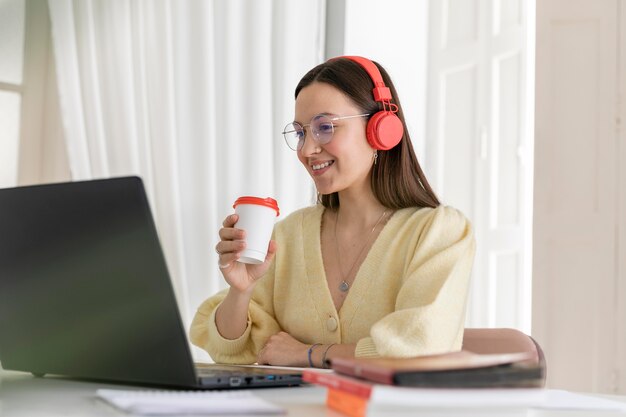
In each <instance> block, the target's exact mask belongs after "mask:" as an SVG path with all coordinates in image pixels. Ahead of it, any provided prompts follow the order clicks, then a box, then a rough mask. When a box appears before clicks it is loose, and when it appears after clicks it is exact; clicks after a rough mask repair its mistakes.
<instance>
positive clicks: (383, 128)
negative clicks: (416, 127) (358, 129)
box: [366, 111, 404, 151]
mask: <svg viewBox="0 0 626 417" xmlns="http://www.w3.org/2000/svg"><path fill="white" fill-rule="evenodd" d="M403 134H404V127H403V126H402V121H401V120H400V118H399V117H398V116H397V115H396V114H395V113H393V112H391V111H379V112H378V113H376V114H374V115H373V116H372V117H371V118H370V120H369V121H368V122H367V131H366V135H367V141H368V142H369V144H370V146H371V147H372V148H374V149H378V150H381V151H386V150H388V149H391V148H393V147H394V146H396V145H397V144H398V143H400V140H402V135H403Z"/></svg>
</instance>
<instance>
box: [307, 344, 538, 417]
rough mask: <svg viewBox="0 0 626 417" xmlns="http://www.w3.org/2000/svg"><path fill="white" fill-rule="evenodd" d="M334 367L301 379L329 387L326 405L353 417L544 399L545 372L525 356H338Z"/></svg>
mask: <svg viewBox="0 0 626 417" xmlns="http://www.w3.org/2000/svg"><path fill="white" fill-rule="evenodd" d="M332 368H333V370H334V371H335V372H334V373H323V372H319V371H316V370H312V369H307V370H305V372H304V374H303V379H304V381H306V382H310V383H314V384H318V385H322V386H325V387H327V388H328V392H327V396H326V405H327V407H328V408H330V409H333V410H336V411H339V412H341V413H343V414H346V415H348V416H352V417H365V416H367V415H369V414H371V413H373V412H374V410H378V411H381V412H383V413H398V412H407V411H409V410H414V409H416V408H432V407H435V408H442V407H444V408H450V407H452V408H459V407H462V408H468V407H483V408H484V407H505V408H507V409H511V408H520V409H525V408H526V407H529V406H532V405H536V404H539V403H541V402H542V401H544V399H545V398H544V396H545V393H544V390H542V389H537V388H539V387H541V386H543V378H544V372H545V370H544V368H543V366H542V365H539V364H536V363H533V362H532V361H529V356H528V354H526V353H514V354H495V355H481V354H476V353H472V352H468V351H461V352H454V353H447V354H442V355H431V356H421V357H417V358H408V359H392V358H336V359H335V360H333V362H332ZM484 388H490V389H488V390H485V389H484Z"/></svg>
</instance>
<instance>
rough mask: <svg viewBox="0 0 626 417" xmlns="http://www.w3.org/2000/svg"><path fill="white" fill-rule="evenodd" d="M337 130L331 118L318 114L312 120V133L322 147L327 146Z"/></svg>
mask: <svg viewBox="0 0 626 417" xmlns="http://www.w3.org/2000/svg"><path fill="white" fill-rule="evenodd" d="M334 131H335V128H334V126H333V121H332V120H331V118H330V117H328V116H325V115H323V114H318V115H317V116H315V117H314V118H313V120H311V132H312V133H313V135H314V136H315V139H316V140H317V141H318V142H319V143H321V144H322V145H325V144H327V143H328V142H330V140H331V139H332V138H333V133H334Z"/></svg>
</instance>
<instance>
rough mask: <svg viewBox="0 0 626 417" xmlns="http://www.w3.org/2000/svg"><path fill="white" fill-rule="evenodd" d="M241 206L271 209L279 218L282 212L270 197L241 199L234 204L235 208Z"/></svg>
mask: <svg viewBox="0 0 626 417" xmlns="http://www.w3.org/2000/svg"><path fill="white" fill-rule="evenodd" d="M240 204H256V205H257V206H264V207H269V208H271V209H274V210H275V211H276V216H277V217H278V216H279V215H280V210H279V209H278V202H277V201H276V200H274V199H273V198H270V197H267V198H260V197H250V196H244V197H239V198H238V199H237V201H235V204H233V208H237V206H238V205H240Z"/></svg>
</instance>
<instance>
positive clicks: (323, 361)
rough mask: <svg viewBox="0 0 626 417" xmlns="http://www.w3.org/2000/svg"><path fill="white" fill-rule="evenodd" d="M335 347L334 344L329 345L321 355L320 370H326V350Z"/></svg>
mask: <svg viewBox="0 0 626 417" xmlns="http://www.w3.org/2000/svg"><path fill="white" fill-rule="evenodd" d="M335 345H336V343H331V344H330V345H328V347H327V348H326V350H325V351H324V354H323V355H322V368H324V369H327V368H328V363H327V362H326V354H327V353H328V350H329V349H330V348H331V347H333V346H335Z"/></svg>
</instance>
